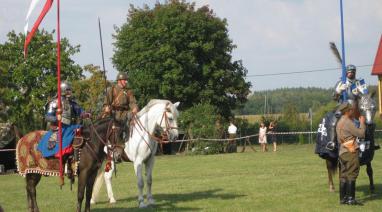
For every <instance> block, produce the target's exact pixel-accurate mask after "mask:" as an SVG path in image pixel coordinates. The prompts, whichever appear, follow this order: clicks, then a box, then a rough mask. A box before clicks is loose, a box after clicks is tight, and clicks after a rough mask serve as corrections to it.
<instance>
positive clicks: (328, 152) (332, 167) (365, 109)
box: [315, 93, 379, 193]
mask: <svg viewBox="0 0 382 212" xmlns="http://www.w3.org/2000/svg"><path fill="white" fill-rule="evenodd" d="M374 95H375V93H373V94H371V95H369V94H365V95H361V97H360V99H359V100H358V108H359V111H360V113H361V115H363V116H365V118H366V132H365V139H361V140H360V141H359V144H360V145H364V146H365V150H364V151H363V152H360V155H359V162H360V165H361V166H362V165H366V172H367V175H368V177H369V183H370V184H369V189H370V192H372V193H373V192H374V189H375V186H374V179H373V168H372V166H371V161H372V160H373V158H374V152H375V150H377V149H379V146H376V145H375V141H374V132H375V123H374V122H373V118H374V116H375V112H376V102H375V100H374V99H373V97H374ZM340 116H341V114H340V112H337V111H331V112H328V113H327V114H326V115H325V117H324V118H323V119H322V120H323V121H322V123H321V124H320V126H319V130H318V134H317V142H316V151H315V153H316V154H318V155H319V156H320V157H321V158H323V159H325V161H326V168H327V170H328V180H329V191H330V192H334V190H335V188H334V183H333V176H334V174H335V172H336V170H337V168H338V167H339V161H338V158H339V156H338V151H339V144H338V143H337V136H336V123H337V121H338V120H339V118H340Z"/></svg>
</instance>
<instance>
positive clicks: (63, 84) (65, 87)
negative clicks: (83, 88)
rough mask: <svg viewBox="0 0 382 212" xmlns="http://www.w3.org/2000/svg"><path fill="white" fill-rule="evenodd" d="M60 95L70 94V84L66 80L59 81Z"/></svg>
mask: <svg viewBox="0 0 382 212" xmlns="http://www.w3.org/2000/svg"><path fill="white" fill-rule="evenodd" d="M60 87H61V96H67V95H69V96H70V95H72V85H71V84H70V82H68V81H62V82H61V85H60Z"/></svg>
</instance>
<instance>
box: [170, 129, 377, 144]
mask: <svg viewBox="0 0 382 212" xmlns="http://www.w3.org/2000/svg"><path fill="white" fill-rule="evenodd" d="M375 132H382V129H380V130H375ZM316 133H318V132H317V131H300V132H272V133H267V135H300V134H301V135H303V134H316ZM257 136H259V134H253V135H247V136H243V137H238V138H222V139H218V138H194V139H183V140H176V141H174V142H172V143H182V142H189V141H232V140H241V139H246V138H253V137H257ZM166 143H170V142H166Z"/></svg>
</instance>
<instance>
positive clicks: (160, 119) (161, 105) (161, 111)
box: [138, 99, 179, 141]
mask: <svg viewBox="0 0 382 212" xmlns="http://www.w3.org/2000/svg"><path fill="white" fill-rule="evenodd" d="M178 106H179V102H177V103H175V104H173V103H171V102H170V101H168V100H160V99H153V100H151V101H150V102H149V103H148V104H147V106H146V107H144V108H143V109H142V110H141V111H140V112H139V113H138V116H139V117H142V116H143V115H144V114H147V116H146V118H147V119H146V118H144V119H145V121H144V122H146V121H147V122H148V123H147V124H148V125H146V126H148V129H147V130H148V131H149V132H150V133H153V132H154V131H157V130H159V131H160V132H161V135H162V137H167V138H168V139H169V141H175V140H176V139H177V138H178V123H177V118H178V115H179V112H178V110H177V107H178Z"/></svg>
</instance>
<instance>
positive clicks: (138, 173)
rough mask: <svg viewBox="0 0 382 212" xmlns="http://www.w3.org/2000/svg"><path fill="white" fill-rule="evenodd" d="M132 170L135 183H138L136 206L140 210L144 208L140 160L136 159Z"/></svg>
mask: <svg viewBox="0 0 382 212" xmlns="http://www.w3.org/2000/svg"><path fill="white" fill-rule="evenodd" d="M134 170H135V175H136V176H137V181H138V191H139V194H138V205H139V207H140V208H144V207H146V204H145V203H144V198H143V187H144V182H143V175H142V160H141V159H136V160H135V162H134Z"/></svg>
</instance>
